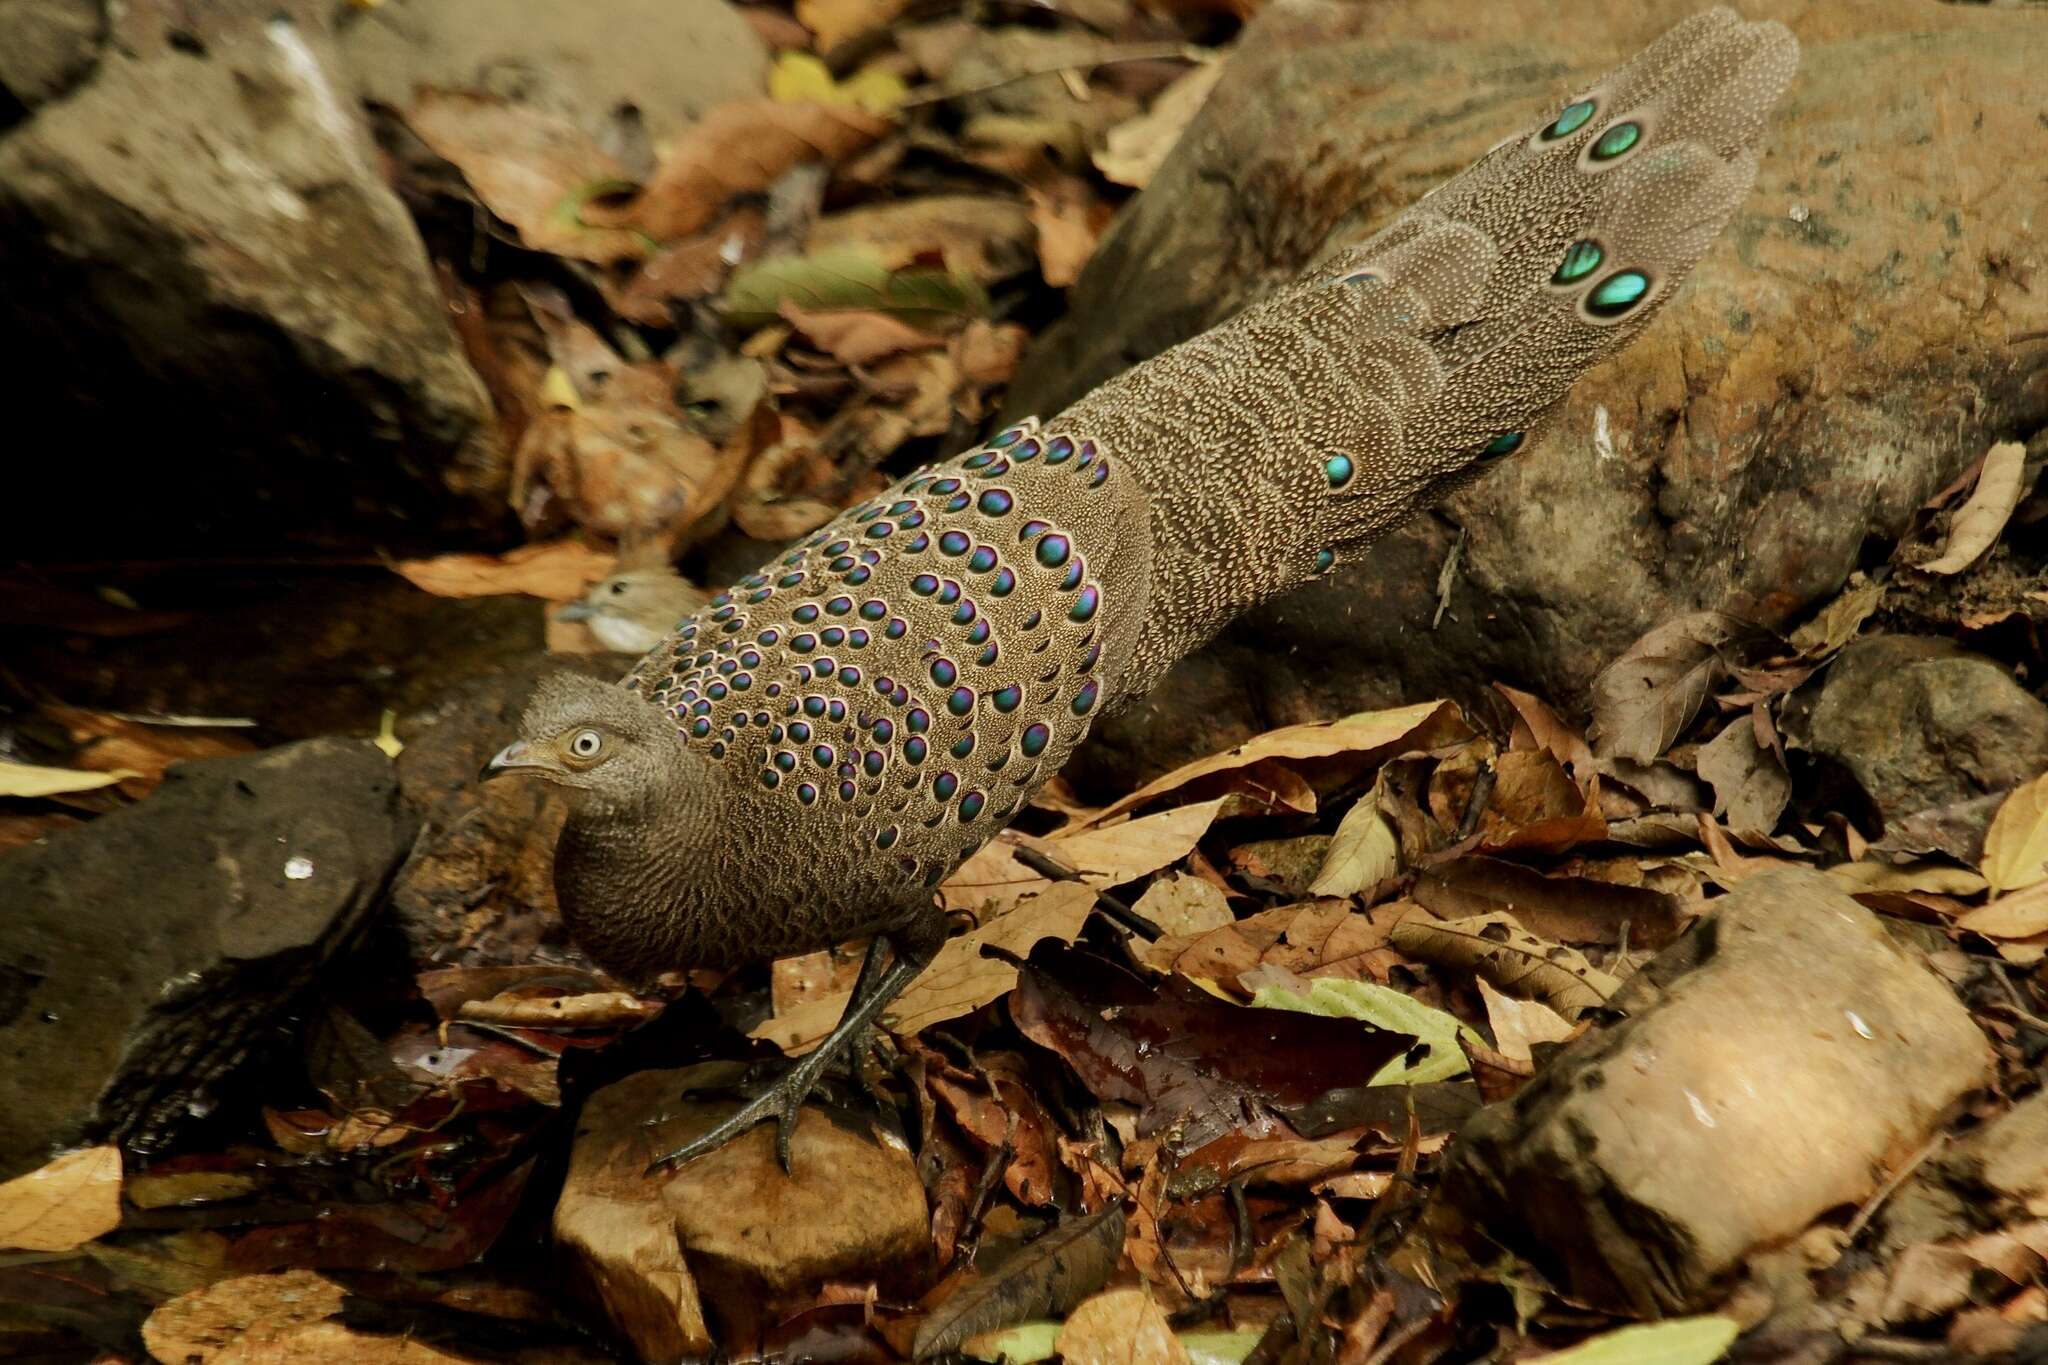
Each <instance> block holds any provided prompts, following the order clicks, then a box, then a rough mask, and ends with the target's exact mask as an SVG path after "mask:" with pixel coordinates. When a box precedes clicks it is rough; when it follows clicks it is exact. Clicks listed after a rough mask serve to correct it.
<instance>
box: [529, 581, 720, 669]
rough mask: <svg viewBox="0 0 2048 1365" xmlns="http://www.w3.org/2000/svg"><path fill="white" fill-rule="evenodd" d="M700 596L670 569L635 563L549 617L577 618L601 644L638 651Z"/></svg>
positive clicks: (701, 602) (662, 635) (648, 645)
mask: <svg viewBox="0 0 2048 1365" xmlns="http://www.w3.org/2000/svg"><path fill="white" fill-rule="evenodd" d="M705 600H706V594H705V593H704V592H703V591H702V590H700V589H699V588H697V587H696V586H694V585H693V584H691V583H690V582H689V580H687V579H685V578H682V577H680V576H678V575H677V574H676V573H675V572H674V571H672V570H669V569H665V568H663V569H635V570H631V571H629V572H626V573H621V574H614V575H612V576H611V577H610V578H607V579H605V580H604V581H603V582H602V583H599V584H598V585H597V586H595V587H593V588H592V589H591V590H590V591H589V592H588V593H586V594H585V595H584V596H583V598H582V600H580V601H576V602H571V603H570V604H569V605H568V606H566V607H563V608H562V609H561V610H560V611H558V612H556V613H555V619H556V620H559V621H581V622H583V623H584V624H585V625H587V626H589V627H590V631H591V633H592V634H593V635H595V636H597V639H598V643H599V644H602V645H603V646H604V647H605V648H606V649H615V650H618V651H619V652H621V653H624V654H644V653H646V652H647V651H648V650H650V649H652V648H654V647H655V646H656V645H658V644H660V643H661V641H662V640H663V639H664V638H665V637H666V636H667V635H668V633H669V632H670V631H672V630H674V629H675V628H676V623H677V622H678V621H680V620H682V619H683V618H684V617H685V616H688V615H689V614H690V613H691V612H693V611H696V610H698V609H699V608H700V607H702V606H703V605H704V603H705Z"/></svg>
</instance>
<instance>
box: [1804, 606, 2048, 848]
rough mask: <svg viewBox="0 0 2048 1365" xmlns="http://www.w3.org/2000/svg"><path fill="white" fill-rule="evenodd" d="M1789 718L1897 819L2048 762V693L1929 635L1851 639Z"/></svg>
mask: <svg viewBox="0 0 2048 1365" xmlns="http://www.w3.org/2000/svg"><path fill="white" fill-rule="evenodd" d="M1784 728H1785V734H1786V738H1787V739H1788V740H1790V741H1791V742H1792V743H1793V744H1794V745H1796V746H1798V747H1799V748H1802V749H1805V750H1807V751H1809V752H1811V753H1813V754H1816V755H1819V756H1820V757H1822V758H1824V759H1827V760H1829V761H1830V762H1832V763H1834V764H1836V765H1839V767H1840V768H1841V769H1842V770H1844V771H1846V772H1847V773H1848V774H1849V776H1850V777H1852V778H1853V779H1854V780H1855V782H1856V784H1857V786H1858V787H1859V788H1860V789H1861V791H1862V794H1863V795H1864V796H1866V797H1867V798H1868V799H1869V801H1870V805H1871V807H1872V808H1873V809H1874V811H1875V812H1876V813H1877V814H1878V815H1879V816H1881V817H1882V818H1883V820H1884V822H1885V824H1886V825H1887V826H1890V825H1891V824H1892V823H1893V822H1895V821H1897V820H1898V819H1899V818H1900V817H1901V816H1905V815H1911V814H1912V813H1914V812H1915V811H1922V810H1928V809H1931V808H1933V807H1937V806H1951V805H1954V804H1955V803H1957V802H1961V801H1969V800H1973V799H1975V798H1979V797H1986V796H1992V795H1995V794H1997V793H2000V792H2005V791H2009V790H2010V789H2012V788H2013V787H2016V786H2018V785H2019V784H2020V783H2022V782H2025V781H2027V780H2028V779H2029V778H2031V777H2033V776H2034V775H2035V774H2037V773H2039V772H2041V771H2042V770H2043V769H2044V768H2048V703H2043V702H2041V701H2040V700H2039V699H2037V698H2035V697H2033V696H2031V695H2029V694H2028V692H2027V690H2026V689H2025V688H2023V687H2021V686H2020V685H2019V684H2018V683H2017V682H2015V681H2013V676H2012V674H2011V673H2010V672H2009V671H2008V670H2007V669H2006V668H2005V667H2003V666H2002V665H2000V664H1998V663H1996V662H1994V661H1993V660H1990V659H1987V658H1985V657H1983V656H1982V655H1980V654H1971V653H1968V652H1967V651H1965V650H1963V649H1960V648H1958V647H1957V646H1956V645H1955V644H1954V643H1952V642H1951V641H1948V640H1941V639H1935V638H1930V637H1926V636H1919V635H1873V636H1869V637H1866V638H1864V639H1861V640H1856V641H1853V642H1852V643H1851V644H1850V645H1849V646H1848V647H1847V648H1846V649H1844V650H1843V651H1842V652H1841V653H1840V654H1839V655H1837V656H1836V657H1835V660H1834V662H1833V663H1831V664H1830V665H1829V666H1828V670H1827V672H1826V673H1825V674H1824V675H1822V677H1821V678H1820V679H1818V680H1817V682H1816V683H1815V684H1813V685H1809V686H1808V687H1806V688H1803V689H1801V691H1800V692H1799V694H1798V695H1797V696H1795V697H1794V699H1793V702H1792V705H1791V706H1790V707H1789V708H1788V709H1787V711H1786V714H1785V718H1784Z"/></svg>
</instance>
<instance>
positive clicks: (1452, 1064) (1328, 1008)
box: [1252, 976, 1486, 1085]
mask: <svg viewBox="0 0 2048 1365" xmlns="http://www.w3.org/2000/svg"><path fill="white" fill-rule="evenodd" d="M1252 1004H1253V1005H1255V1006H1257V1007H1258V1008H1260V1009H1277V1010H1294V1011H1295V1012H1296V1013H1299V1014H1323V1015H1328V1016H1330V1017H1332V1018H1337V1019H1358V1020H1362V1021H1364V1022H1365V1023H1368V1024H1371V1025H1373V1026H1374V1027H1375V1028H1383V1029H1386V1030H1388V1031H1390V1032H1393V1033H1412V1034H1414V1035H1415V1037H1416V1038H1417V1039H1418V1040H1419V1041H1421V1042H1424V1043H1427V1044H1428V1045H1429V1050H1428V1051H1427V1052H1425V1053H1423V1054H1422V1056H1421V1057H1420V1058H1418V1059H1417V1060H1415V1061H1413V1062H1412V1063H1411V1062H1410V1060H1409V1058H1410V1057H1412V1056H1414V1052H1415V1050H1414V1049H1413V1048H1411V1049H1409V1051H1408V1052H1406V1053H1403V1054H1402V1055H1401V1056H1399V1057H1396V1058H1395V1059H1394V1060H1393V1061H1391V1062H1388V1063H1387V1064H1386V1065H1385V1066H1383V1067H1381V1068H1380V1069H1379V1072H1378V1074H1376V1075H1375V1076H1374V1077H1373V1078H1372V1080H1371V1081H1369V1082H1368V1084H1370V1085H1428V1084H1431V1083H1433V1082H1436V1081H1448V1080H1453V1079H1455V1078H1457V1077H1459V1076H1462V1075H1464V1074H1465V1073H1466V1072H1467V1071H1469V1070H1470V1069H1471V1068H1470V1067H1469V1066H1467V1065H1466V1062H1465V1052H1464V1049H1462V1048H1460V1047H1459V1046H1458V1038H1459V1036H1460V1035H1463V1036H1465V1037H1467V1038H1469V1039H1471V1040H1472V1041H1473V1042H1475V1043H1477V1044H1479V1045H1480V1046H1481V1047H1484V1046H1485V1045H1486V1040H1485V1039H1484V1038H1481V1037H1480V1036H1479V1035H1478V1034H1477V1033H1474V1032H1473V1031H1472V1030H1471V1029H1469V1028H1466V1027H1465V1026H1464V1025H1463V1024H1461V1023H1459V1022H1458V1021H1457V1019H1456V1018H1454V1017H1453V1016H1451V1015H1448V1014H1446V1013H1444V1012H1443V1011H1442V1010H1439V1009H1432V1008H1431V1007H1429V1006H1428V1005H1425V1004H1422V1003H1421V1002H1419V1001H1416V1000H1410V999H1409V998H1408V997H1407V996H1405V995H1403V994H1401V992H1399V991H1396V990H1389V989H1388V988H1387V987H1385V986H1380V985H1376V984H1374V983H1373V982H1370V981H1339V980H1336V979H1334V978H1332V977H1327V976H1319V977H1317V978H1315V980H1313V981H1311V982H1310V983H1309V992H1308V994H1307V995H1303V994H1301V993H1300V992H1298V991H1290V990H1288V989H1287V988H1286V987H1284V986H1261V987H1260V988H1259V990H1258V993H1257V994H1255V995H1253V996H1252Z"/></svg>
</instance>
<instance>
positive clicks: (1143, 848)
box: [1028, 797, 1224, 889]
mask: <svg viewBox="0 0 2048 1365" xmlns="http://www.w3.org/2000/svg"><path fill="white" fill-rule="evenodd" d="M1223 801H1224V798H1222V797H1217V798H1216V799H1214V800H1211V801H1197V802H1195V803H1193V804H1192V805H1186V806H1177V807H1175V808H1174V809H1172V810H1167V811H1160V812H1158V813H1156V814H1153V815H1142V816H1139V817H1138V818H1137V819H1135V820H1126V821H1124V822H1123V823H1121V824H1115V825H1108V826H1104V825H1101V824H1094V825H1090V826H1088V827H1087V828H1085V829H1081V830H1077V831H1074V832H1072V833H1067V834H1061V835H1058V836H1055V837H1053V838H1050V839H1042V840H1028V842H1032V843H1036V844H1037V845H1038V846H1039V847H1040V848H1042V849H1044V850H1045V851H1046V852H1048V853H1050V854H1052V855H1053V856H1054V857H1055V858H1057V859H1059V861H1061V862H1062V863H1065V864H1066V865H1067V866H1068V867H1071V868H1073V869H1074V870H1075V871H1076V872H1078V873H1080V874H1081V880H1082V881H1084V882H1086V883H1088V884H1089V885H1090V886H1093V887H1098V888H1103V889H1106V888H1108V887H1112V886H1121V885H1123V884H1124V883H1125V882H1133V881H1136V880H1137V879H1138V878H1140V877H1142V876H1145V875H1146V874H1147V873H1151V872H1157V871H1158V870H1159V869H1160V868H1162V867H1166V866H1168V865H1170V864H1172V863H1177V862H1179V861H1180V860H1181V859H1182V858H1185V857H1186V856H1187V855H1188V853H1189V852H1190V851H1191V850H1192V849H1193V848H1194V846H1195V845H1196V844H1197V843H1198V842H1199V841H1200V840H1201V838H1202V836H1203V835H1204V834H1206V833H1208V831H1209V826H1210V825H1212V824H1214V823H1215V821H1216V817H1217V815H1218V814H1219V813H1220V812H1221V811H1222V809H1223Z"/></svg>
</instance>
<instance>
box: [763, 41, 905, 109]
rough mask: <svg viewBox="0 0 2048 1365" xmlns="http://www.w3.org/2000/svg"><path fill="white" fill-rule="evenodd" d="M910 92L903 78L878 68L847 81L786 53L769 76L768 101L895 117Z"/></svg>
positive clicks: (805, 58) (799, 55)
mask: <svg viewBox="0 0 2048 1365" xmlns="http://www.w3.org/2000/svg"><path fill="white" fill-rule="evenodd" d="M909 93H910V92H909V89H908V87H906V86H905V85H904V84H903V79H902V77H900V76H898V75H896V74H895V73H894V72H891V71H888V70H886V69H884V68H882V67H879V66H870V67H867V68H866V69H864V70H861V71H858V72H855V73H854V74H853V75H851V76H849V77H847V78H846V79H845V80H843V81H842V80H837V79H835V78H834V77H833V75H832V71H831V68H830V67H828V66H826V65H825V63H824V62H822V61H820V60H819V59H818V58H816V57H814V56H812V55H811V54H810V53H808V52H784V53H783V54H781V55H780V56H778V57H777V58H776V59H775V65H774V66H773V67H772V68H770V70H769V72H768V94H769V97H770V98H772V99H774V100H775V101H777V102H778V103H781V104H850V105H852V106H854V107H855V108H858V109H862V110H865V111H866V112H868V113H870V114H884V115H886V114H892V113H894V112H895V111H896V108H897V106H898V105H900V104H902V103H903V98H904V96H905V95H907V94H909Z"/></svg>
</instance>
